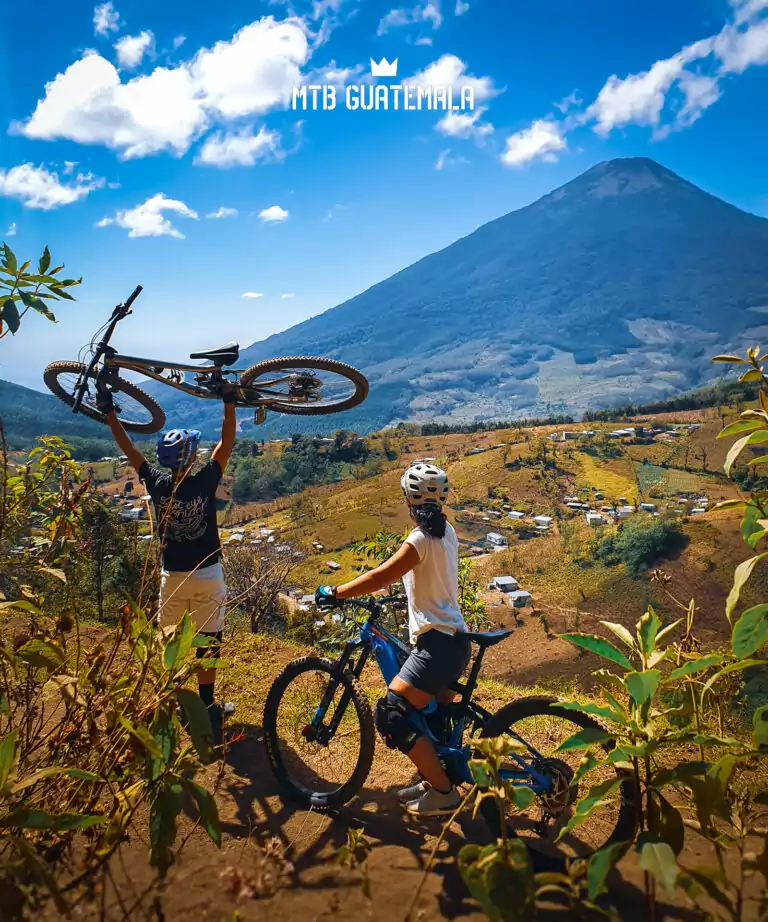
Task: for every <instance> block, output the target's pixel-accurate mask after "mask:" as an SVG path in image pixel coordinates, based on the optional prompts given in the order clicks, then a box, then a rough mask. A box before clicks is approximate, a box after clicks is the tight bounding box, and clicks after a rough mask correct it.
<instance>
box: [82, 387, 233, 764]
mask: <svg viewBox="0 0 768 922" xmlns="http://www.w3.org/2000/svg"><path fill="white" fill-rule="evenodd" d="M223 399H224V420H223V423H222V427H221V439H220V441H219V443H218V445H217V446H216V447H215V448H214V450H213V452H212V454H211V459H210V461H209V462H208V463H207V464H205V465H203V467H201V468H200V470H198V471H197V472H195V473H194V474H193V473H191V470H192V466H193V464H194V462H195V458H196V456H197V446H198V443H199V441H200V432H199V431H197V430H196V429H171V430H169V431H167V432H163V433H161V434H160V435H159V436H158V440H157V460H158V463H159V464H160V465H161V467H162V468H165V470H162V469H161V468H158V467H155V466H154V465H152V464H150V463H149V462H148V461H147V459H146V458H145V457H144V455H143V454H142V453H141V452H140V451H139V450H138V449H137V448H136V446H135V445H134V444H133V442H132V441H131V438H130V436H129V435H128V434H127V433H126V431H125V429H124V428H123V426H122V425H121V423H120V420H119V419H118V417H117V413H116V412H115V405H114V401H113V398H112V394H111V393H110V392H109V390H107V388H106V387H100V388H99V390H98V394H97V400H96V406H97V408H98V409H99V410H100V411H101V412H102V413H104V414H105V416H106V421H107V424H108V425H109V428H110V430H111V431H112V435H113V436H114V438H115V441H116V442H117V444H118V446H119V447H120V450H121V451H122V452H123V454H124V455H125V456H126V457H127V458H128V461H129V463H130V464H131V466H132V467H133V468H134V469H135V470H136V472H137V474H138V476H139V479H140V480H141V481H142V482H143V483H144V485H145V487H146V490H147V493H149V495H150V496H151V497H152V503H153V505H154V507H155V518H156V521H157V528H158V532H159V535H160V539H161V542H162V544H161V547H162V566H163V568H162V574H161V580H160V604H159V611H158V623H159V624H160V626H161V627H170V626H173V625H176V624H177V623H178V622H179V620H180V619H181V618H182V617H183V615H184V613H185V612H187V611H188V612H189V613H190V615H191V617H192V620H193V622H194V625H195V630H196V632H197V633H199V634H202V635H203V636H204V637H207V638H208V639H209V643H208V645H207V646H204V647H198V649H197V655H198V658H201V657H214V658H215V657H218V656H219V654H220V648H221V642H222V634H223V630H224V616H225V611H226V598H227V586H226V582H225V580H224V572H223V570H222V566H221V542H220V540H219V529H218V524H217V522H216V490H217V489H218V486H219V483H220V482H221V478H222V476H223V474H224V470H225V468H226V466H227V462H228V461H229V456H230V454H231V453H232V447H233V445H234V442H235V432H236V418H235V400H236V396H235V392H234V390H233V389H232V390H228V391H227V392H226V393H225V395H224V398H223ZM197 681H198V691H199V694H200V697H201V698H202V700H203V702H204V703H205V705H206V707H207V708H208V713H209V714H210V717H211V726H212V729H213V745H214V748H217V747H220V746H221V745H222V743H223V720H222V717H223V714H222V708H221V706H220V705H218V704H216V703H215V702H214V685H215V681H216V670H215V669H199V670H198V673H197Z"/></svg>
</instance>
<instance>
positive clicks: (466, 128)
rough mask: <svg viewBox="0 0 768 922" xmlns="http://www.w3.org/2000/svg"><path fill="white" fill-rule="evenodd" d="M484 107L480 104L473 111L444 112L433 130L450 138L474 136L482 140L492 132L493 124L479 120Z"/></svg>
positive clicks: (477, 139)
mask: <svg viewBox="0 0 768 922" xmlns="http://www.w3.org/2000/svg"><path fill="white" fill-rule="evenodd" d="M484 112H485V108H484V107H483V106H481V107H480V108H479V109H475V110H474V112H446V114H445V115H444V116H443V117H442V118H441V119H440V121H439V122H438V123H437V125H435V130H436V131H439V132H440V134H444V135H447V136H448V137H451V138H475V140H476V141H482V139H483V138H485V137H487V135H489V134H493V125H491V124H490V122H481V121H480V119H481V118H482V115H483V113H484Z"/></svg>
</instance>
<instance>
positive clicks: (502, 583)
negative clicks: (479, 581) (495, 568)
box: [488, 576, 520, 593]
mask: <svg viewBox="0 0 768 922" xmlns="http://www.w3.org/2000/svg"><path fill="white" fill-rule="evenodd" d="M488 588H489V589H498V590H499V592H505V593H506V592H514V591H515V590H516V589H519V588H520V584H519V583H518V581H517V580H516V579H515V578H514V576H494V577H493V579H492V580H491V582H490V584H489V587H488Z"/></svg>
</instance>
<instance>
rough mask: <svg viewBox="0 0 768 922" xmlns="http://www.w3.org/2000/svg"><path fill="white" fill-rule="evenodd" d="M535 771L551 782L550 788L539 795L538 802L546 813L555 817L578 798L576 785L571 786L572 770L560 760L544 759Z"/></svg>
mask: <svg viewBox="0 0 768 922" xmlns="http://www.w3.org/2000/svg"><path fill="white" fill-rule="evenodd" d="M536 770H537V771H539V772H541V773H542V774H543V775H546V776H547V777H548V778H550V779H551V781H552V788H551V790H550V791H548V792H547V793H546V794H540V795H539V800H540V802H541V805H542V807H543V808H544V810H546V812H547V813H548V814H549V815H550V816H552V817H556V816H558V815H559V814H560V813H562V812H563V810H566V809H567V808H568V807H569V806H570V805H571V804H572V803H574V801H575V800H576V798H577V797H578V785H572V784H571V782H572V781H573V775H574V772H573V769H572V768H571V766H570V765H568V764H567V762H563V761H561V760H560V759H545V760H544V761H543V762H542V763H540V764H539V765H537V766H536Z"/></svg>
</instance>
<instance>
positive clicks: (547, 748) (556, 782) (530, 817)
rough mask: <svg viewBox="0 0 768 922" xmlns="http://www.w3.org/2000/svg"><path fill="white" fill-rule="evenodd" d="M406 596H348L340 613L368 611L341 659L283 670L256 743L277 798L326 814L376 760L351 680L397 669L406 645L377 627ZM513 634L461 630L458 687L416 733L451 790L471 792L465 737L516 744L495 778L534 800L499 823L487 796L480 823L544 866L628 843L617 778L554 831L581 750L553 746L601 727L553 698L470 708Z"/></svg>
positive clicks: (360, 697) (364, 700) (417, 717)
mask: <svg viewBox="0 0 768 922" xmlns="http://www.w3.org/2000/svg"><path fill="white" fill-rule="evenodd" d="M402 602H403V599H402V597H399V596H389V597H387V598H384V599H379V600H374V599H371V600H367V601H364V600H359V599H355V600H350V601H349V602H347V603H345V604H344V606H343V607H344V609H345V610H347V611H351V610H352V609H356V610H357V611H358V612H361V613H367V617H365V620H364V621H359V620H358V619H357V618H355V619H354V624H355V627H357V626H359V630H356V631H355V636H353V639H351V640H349V641H347V642H346V643H345V645H344V647H343V649H342V652H341V655H340V656H339V657H338V659H336V660H335V661H334V660H331V659H328V658H325V657H320V656H305V657H302V658H301V659H298V660H295V661H294V662H292V663H289V664H288V665H287V666H286V667H285V668H284V669H283V670H282V672H281V673H280V675H279V676H278V677H277V678H276V679H275V681H274V683H273V685H272V687H271V689H270V691H269V694H268V695H267V699H266V702H265V707H264V721H263V729H264V740H265V743H266V746H267V752H268V756H269V761H270V764H271V766H272V769H273V771H274V773H275V776H276V778H277V780H278V782H279V784H280V787H281V789H282V791H283V793H284V794H285V795H286V796H287V797H288V798H290V799H291V800H293V801H295V802H298V803H299V804H302V805H304V806H306V807H313V808H316V809H332V808H337V807H340V806H342V805H343V804H345V803H347V802H348V801H349V800H351V799H352V798H353V797H354V796H355V795H356V794H358V793H359V792H360V790H361V788H362V787H363V785H364V784H365V781H366V779H367V777H368V774H369V772H370V770H371V766H372V764H373V756H374V749H375V739H376V731H375V726H374V720H373V715H372V711H371V705H370V702H369V699H368V697H367V695H366V694H365V692H364V691H363V689H362V688H361V686H360V682H359V680H360V677H361V675H362V672H363V669H364V667H365V665H366V662H367V661H368V659H369V657H370V656H371V654H373V657H374V658H375V660H376V662H377V664H378V666H379V669H380V671H381V674H382V676H383V678H384V681H385V682H386V683H387V685H388V684H389V682H390V681H391V680H392V679H393V678H394V676H395V675H396V674H397V673H398V671H399V669H400V667H401V665H402V664H403V662H404V661H405V659H406V657H407V656H408V654H409V653H410V649H409V647H408V646H407V645H406V644H405V643H403V642H402V641H401V640H400V639H399V638H398V637H397V636H396V635H395V634H394V633H392V631H390V630H388V629H387V628H386V627H384V625H383V624H382V623H381V622H382V620H383V617H384V615H385V614H386V613H387V611H388V608H387V606H400V605H402ZM511 633H512V631H511V630H503V631H491V632H488V633H473V634H470V635H469V636H470V638H471V640H472V643H473V644H474V645H475V646H476V653H475V656H474V659H473V661H472V663H471V666H470V667H468V675H467V676H466V678H465V681H463V682H461V681H457V682H456V683H454V685H453V686H452V687H451V688H452V691H454V693H455V694H456V696H457V697H456V698H455V699H454V701H453V702H452V703H450V704H435V702H432V703H431V705H430V706H429V707H428V708H427V709H425V710H424V711H420V712H415V713H414V714H413V716H412V719H413V721H414V723H415V724H416V726H417V727H418V728H419V730H420V731H421V733H422V734H425V735H427V736H428V737H429V738H430V739H431V740H432V741H433V743H434V744H435V747H436V749H437V752H438V755H439V757H440V760H441V762H442V763H443V766H444V767H445V770H446V772H447V774H448V776H449V777H450V779H451V781H452V782H453V783H454V784H456V785H464V784H466V785H471V784H473V781H472V777H471V775H470V771H469V760H470V759H471V758H472V757H473V746H472V739H473V738H474V737H477V736H485V737H495V736H500V735H502V734H508V735H509V736H510V737H511V738H512V739H514V740H517V741H518V742H519V743H522V744H523V746H524V747H525V751H524V752H518V753H514V754H512V755H510V756H508V757H507V758H508V764H506V765H505V766H504V768H503V775H504V777H506V778H508V779H509V780H510V781H511V782H513V783H514V784H515V785H525V786H527V787H530V788H531V789H532V790H533V791H534V793H535V794H536V798H535V800H534V802H533V804H532V806H531V807H530V808H529V809H528V810H527V811H525V812H524V813H516V814H515V815H514V816H510V817H505V818H502V817H501V816H500V815H499V811H498V809H497V808H496V807H495V806H494V805H493V804H492V803H491V802H490V800H488V799H486V800H485V801H484V802H483V804H482V805H481V806H482V808H483V815H484V818H485V819H486V821H487V822H488V823H489V825H490V826H491V828H492V829H493V830H494V831H495V834H496V835H498V834H499V828H500V826H499V824H500V823H501V822H507V824H508V830H509V832H510V834H512V835H517V836H524V837H527V842H528V844H529V845H530V846H531V847H533V848H535V850H536V851H539V852H545V853H548V854H549V856H550V858H555V857H556V858H557V859H558V860H562V859H564V858H565V857H585V856H586V855H588V854H591V853H592V852H594V851H596V850H597V849H599V848H602V847H603V846H605V845H608V844H613V843H614V842H622V841H629V840H631V839H632V838H633V836H634V830H635V824H636V806H635V790H636V789H635V785H634V780H633V779H632V778H631V777H629V776H626V777H624V780H623V781H622V784H621V785H620V787H619V790H618V793H617V794H616V796H615V797H613V798H611V799H607V800H606V802H605V803H604V804H602V805H601V806H599V807H598V808H597V809H595V810H594V811H593V812H592V813H591V814H590V816H589V818H588V819H587V820H586V821H585V822H584V823H582V824H581V825H580V826H578V828H576V829H575V830H574V831H573V832H572V833H570V834H569V835H568V836H565V837H564V838H563V840H562V841H561V842H559V843H558V844H557V845H555V839H556V837H557V835H558V833H559V831H560V829H561V828H562V827H563V826H564V825H565V824H566V823H567V821H568V819H569V818H570V816H571V812H572V806H573V805H574V804H575V802H576V801H577V800H578V797H579V790H578V787H579V786H578V784H577V783H576V784H575V783H574V782H573V779H574V775H575V772H576V767H577V766H578V763H579V762H580V760H581V757H582V755H583V750H572V751H565V752H562V753H561V752H557V749H558V746H559V745H560V744H561V743H562V742H563V741H564V740H565V739H567V738H568V737H570V736H572V735H573V734H574V733H576V732H578V730H579V729H582V728H586V727H589V728H598V727H599V724H597V723H596V722H595V721H594V720H592V719H591V718H590V717H588V716H587V715H586V714H582V713H580V712H579V711H572V710H568V709H566V708H563V707H559V706H558V703H557V700H556V699H555V698H547V697H541V696H537V697H529V698H522V699H519V700H517V701H513V702H511V703H510V704H507V705H505V706H504V707H502V708H501V709H500V710H499V711H497V712H496V713H495V714H493V715H492V714H490V713H489V712H488V711H486V710H485V708H483V707H481V706H480V705H479V704H478V703H477V702H476V701H473V700H472V699H473V694H474V692H475V689H476V687H477V681H478V676H479V674H480V669H481V666H482V662H483V656H484V654H485V651H486V650H487V649H488V648H489V647H492V646H494V645H495V644H498V643H500V642H501V641H503V640H504V639H505V638H507V637H508V636H509V635H510V634H511ZM617 775H618V776H619V777H623V775H622V772H621V771H617V770H616V769H615V768H614V767H612V766H605V774H604V776H600V772H599V771H597V772H593V773H591V774H590V784H597V783H599V782H600V781H603V780H606V781H607V780H608V779H610V778H616V776H617Z"/></svg>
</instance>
